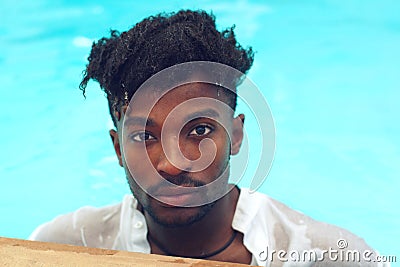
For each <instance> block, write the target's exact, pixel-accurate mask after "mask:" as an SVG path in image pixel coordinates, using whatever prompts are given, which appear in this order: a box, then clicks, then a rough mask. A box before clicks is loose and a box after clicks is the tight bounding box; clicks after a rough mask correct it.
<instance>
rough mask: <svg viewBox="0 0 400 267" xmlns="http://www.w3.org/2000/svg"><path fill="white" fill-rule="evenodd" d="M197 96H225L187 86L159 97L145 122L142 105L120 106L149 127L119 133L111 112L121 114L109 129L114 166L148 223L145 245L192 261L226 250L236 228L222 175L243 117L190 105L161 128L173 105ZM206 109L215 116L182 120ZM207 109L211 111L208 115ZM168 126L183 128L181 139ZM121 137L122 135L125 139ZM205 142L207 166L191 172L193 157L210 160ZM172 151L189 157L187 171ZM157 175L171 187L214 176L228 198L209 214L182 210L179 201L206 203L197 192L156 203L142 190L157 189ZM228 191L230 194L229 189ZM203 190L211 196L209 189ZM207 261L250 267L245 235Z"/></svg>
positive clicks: (231, 196)
mask: <svg viewBox="0 0 400 267" xmlns="http://www.w3.org/2000/svg"><path fill="white" fill-rule="evenodd" d="M151 97H152V95H151V94H150V93H149V94H148V95H146V96H145V97H144V98H142V99H139V103H141V102H142V103H143V101H146V100H149V98H151ZM198 97H207V98H210V99H217V100H219V101H224V99H223V97H224V96H220V94H218V95H217V90H216V89H215V87H214V86H212V85H204V84H195V85H193V84H192V85H184V86H182V87H181V88H178V89H176V90H173V91H171V92H169V93H168V94H167V95H165V96H164V97H163V98H161V99H160V100H159V101H158V102H157V104H156V105H155V106H154V108H153V109H152V110H151V112H150V113H149V115H148V117H146V116H145V115H146V112H145V111H144V110H141V107H140V105H138V106H136V107H135V108H134V109H132V110H129V111H127V109H126V107H125V108H123V109H122V110H123V115H124V116H126V117H127V118H133V117H135V118H137V117H139V118H143V117H144V118H147V119H148V120H149V121H150V122H151V123H147V125H146V127H144V126H140V125H135V124H134V123H132V125H131V124H130V125H129V126H124V128H122V121H123V120H122V118H123V116H119V114H118V113H116V118H118V117H121V119H120V120H119V122H120V124H119V127H118V132H116V131H115V130H110V135H111V138H112V141H113V145H114V149H115V151H116V154H117V156H118V159H119V164H120V165H121V166H122V167H124V169H125V171H126V174H127V178H128V183H129V185H130V187H131V190H132V192H133V194H134V195H135V197H136V199H137V200H138V202H139V205H138V209H139V210H141V211H142V212H143V213H144V216H145V218H146V222H147V227H148V240H149V243H150V246H151V252H152V253H154V254H165V252H164V251H163V250H162V249H161V248H160V247H158V246H157V245H156V244H155V243H154V242H153V241H152V240H156V241H157V243H159V244H161V245H162V247H164V248H166V249H167V250H168V251H169V252H171V253H173V254H176V255H181V256H187V257H190V256H192V257H196V256H200V255H202V254H208V253H211V252H213V251H216V250H218V249H219V248H221V247H223V246H224V245H225V244H226V243H227V242H228V240H229V239H230V238H231V236H232V234H233V231H235V230H234V229H233V228H232V226H231V225H232V220H233V217H234V213H235V209H236V203H237V201H238V198H239V190H238V189H237V188H236V187H232V185H229V184H228V183H227V181H228V177H229V171H228V172H226V169H227V167H229V158H230V156H231V155H235V154H237V153H238V152H239V150H240V145H241V142H242V139H243V128H242V121H243V120H244V115H243V114H241V115H239V116H237V117H236V118H234V117H233V111H227V110H226V109H224V108H221V107H220V106H218V105H215V106H213V105H209V104H207V105H204V106H202V105H201V104H198V105H192V104H191V105H187V106H183V107H182V109H181V110H178V111H177V112H176V113H174V116H173V120H170V121H168V123H166V121H167V116H168V115H169V114H172V113H171V112H172V111H173V109H174V108H176V107H177V106H178V105H180V104H181V103H185V102H186V101H188V100H190V99H195V98H198ZM204 110H207V112H208V113H207V114H214V115H207V116H205V117H202V116H197V117H196V118H194V119H191V120H190V121H189V122H186V121H184V120H183V119H182V118H183V117H185V116H186V117H187V115H188V114H192V113H195V114H201V113H202V112H204ZM210 110H212V112H209V111H210ZM213 116H215V118H213ZM149 121H147V122H149ZM167 124H168V125H167ZM182 124H184V125H182ZM165 129H167V130H165ZM168 129H181V130H180V132H179V138H176V135H175V133H174V132H173V130H171V131H169V130H168ZM162 130H164V131H165V132H166V134H167V135H170V136H168V138H166V139H165V140H163V142H161V139H162V138H161V131H162ZM122 132H124V136H125V139H124V140H123V139H122ZM204 139H209V140H212V141H213V143H214V144H215V148H216V153H215V157H214V158H213V159H212V162H211V163H210V164H209V165H208V166H207V167H206V168H203V169H201V170H200V171H197V170H196V171H191V170H195V169H196V167H197V166H195V165H196V164H200V163H197V162H196V161H195V160H196V159H199V158H200V157H201V156H203V157H205V158H206V159H207V156H206V155H209V154H211V153H208V151H209V150H210V149H212V148H213V147H212V146H207V144H206V145H205V147H204V149H205V151H206V152H207V153H204V154H203V155H202V154H201V151H200V149H199V144H200V142H201V141H202V140H204ZM167 150H168V151H167ZM175 150H180V151H181V153H182V154H183V156H184V157H185V158H186V159H189V160H191V162H190V163H187V164H186V163H185V164H186V165H185V167H184V169H183V168H180V167H177V161H179V160H180V158H179V153H176V152H177V151H175ZM122 151H123V152H122ZM166 154H168V155H169V157H167V156H166ZM199 162H200V161H199ZM132 170H134V171H132ZM157 175H159V176H161V177H163V178H164V179H168V180H169V181H170V182H171V183H175V184H178V183H180V181H181V180H180V179H179V178H181V177H185V178H187V180H189V181H198V182H199V183H202V184H207V185H208V184H210V183H211V182H213V181H214V180H216V179H219V180H218V181H222V183H220V184H219V185H218V186H217V188H218V190H220V189H219V188H223V189H224V190H225V191H224V192H226V194H224V195H223V197H221V198H218V199H217V200H215V201H213V204H212V206H211V207H210V208H208V209H205V208H204V207H203V206H194V207H179V206H182V205H178V204H185V203H186V202H187V201H192V200H193V199H196V200H199V201H201V200H205V196H204V194H202V195H201V196H197V198H196V197H195V194H190V195H185V197H183V198H180V197H174V196H172V197H171V196H168V197H166V198H163V196H161V198H160V199H158V198H157V199H155V198H153V197H152V196H150V195H149V194H148V193H146V190H147V189H149V188H152V187H154V186H157V185H159V183H160V181H159V180H158V179H156V178H155V177H156V176H157ZM133 177H135V178H136V177H140V178H139V179H134V178H133ZM185 181H186V180H185ZM182 186H183V185H182ZM231 188H233V189H232V190H230V189H231ZM143 189H145V190H143ZM207 192H213V191H212V189H209V191H207ZM203 198H204V199H203ZM164 200H168V201H171V202H172V203H173V205H171V203H169V204H166V203H164V202H163V201H164ZM175 204H176V205H175ZM149 236H150V238H149ZM208 259H210V260H217V261H227V262H237V263H246V264H249V263H250V262H251V254H250V252H249V251H248V250H247V249H246V247H245V246H244V245H243V235H242V234H241V233H238V234H237V235H236V237H235V239H234V241H233V242H232V244H231V245H230V246H229V247H227V248H226V249H225V250H224V251H222V252H221V253H219V254H217V255H215V256H212V257H210V258H208Z"/></svg>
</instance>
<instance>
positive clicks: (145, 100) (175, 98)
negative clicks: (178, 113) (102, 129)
mask: <svg viewBox="0 0 400 267" xmlns="http://www.w3.org/2000/svg"><path fill="white" fill-rule="evenodd" d="M222 91H223V90H222V89H221V88H219V87H218V86H216V85H213V84H208V83H189V84H184V85H181V86H179V87H176V88H173V89H171V90H168V91H164V92H161V91H159V90H157V89H154V88H147V89H145V90H141V91H140V92H139V93H138V94H135V95H134V96H133V98H132V99H131V101H130V104H129V111H127V115H128V116H133V115H134V116H145V115H147V114H150V113H154V112H158V113H159V112H164V113H165V112H170V111H171V110H173V109H176V108H177V107H178V106H179V107H180V108H181V109H182V110H185V111H188V112H189V111H191V110H193V111H195V110H197V109H199V108H206V107H208V108H215V109H217V110H219V109H221V107H222V106H225V105H226V104H225V102H226V99H225V98H226V97H225V96H224V94H223V93H222ZM225 109H226V108H223V109H222V110H221V111H223V110H225ZM224 112H226V111H224Z"/></svg>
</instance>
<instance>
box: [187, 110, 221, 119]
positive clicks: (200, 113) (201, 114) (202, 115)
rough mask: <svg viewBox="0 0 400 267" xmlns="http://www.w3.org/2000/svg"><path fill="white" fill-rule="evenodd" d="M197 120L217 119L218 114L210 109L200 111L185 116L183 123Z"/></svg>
mask: <svg viewBox="0 0 400 267" xmlns="http://www.w3.org/2000/svg"><path fill="white" fill-rule="evenodd" d="M198 118H219V113H218V112H217V111H215V110H214V109H211V108H209V109H205V110H200V111H196V112H193V113H191V114H189V115H187V116H186V117H185V119H184V121H191V120H194V119H198Z"/></svg>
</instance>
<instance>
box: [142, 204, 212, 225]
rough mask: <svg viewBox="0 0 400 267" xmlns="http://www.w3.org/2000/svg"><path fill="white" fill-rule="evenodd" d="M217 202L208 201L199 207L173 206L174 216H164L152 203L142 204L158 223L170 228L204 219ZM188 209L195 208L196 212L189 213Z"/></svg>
mask: <svg viewBox="0 0 400 267" xmlns="http://www.w3.org/2000/svg"><path fill="white" fill-rule="evenodd" d="M214 205H215V202H211V203H208V204H206V205H203V206H199V207H191V208H187V207H173V208H170V209H174V212H175V216H174V217H164V216H160V215H159V213H158V212H157V211H156V210H157V209H156V208H154V207H153V206H152V205H151V204H150V205H142V207H143V209H144V210H145V211H146V212H147V213H148V214H149V215H150V217H151V218H152V219H153V220H154V221H155V222H156V223H158V224H160V225H162V226H165V227H168V228H178V227H185V226H189V225H192V224H193V223H195V222H198V221H200V220H201V219H203V218H204V217H205V216H206V215H207V213H208V212H210V211H211V209H212V208H213V207H214ZM188 210H192V211H193V210H195V211H194V212H190V215H187V214H186V213H187V211H188Z"/></svg>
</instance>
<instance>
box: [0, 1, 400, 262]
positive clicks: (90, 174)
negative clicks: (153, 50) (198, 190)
mask: <svg viewBox="0 0 400 267" xmlns="http://www.w3.org/2000/svg"><path fill="white" fill-rule="evenodd" d="M180 2H181V1H152V2H150V1H149V2H148V3H140V4H136V3H135V2H134V1H118V2H117V1H113V2H112V3H110V2H107V1H96V2H91V1H49V0H43V1H30V2H28V1H24V3H18V4H17V2H15V1H2V2H1V3H0V51H1V52H0V85H1V87H0V88H1V89H0V90H1V96H0V108H1V113H0V122H1V124H2V131H1V132H0V140H1V141H0V146H1V153H0V177H1V182H2V183H1V184H2V186H1V187H0V201H1V207H0V214H1V220H0V236H8V237H17V238H26V237H27V236H28V235H29V234H30V232H31V231H32V230H33V229H34V228H35V227H36V226H37V225H38V224H40V223H42V222H44V221H47V220H50V219H52V218H53V217H54V216H56V215H58V214H61V213H66V212H69V211H73V210H75V209H77V208H78V207H81V206H84V205H95V206H101V205H105V204H109V203H116V202H118V201H120V200H121V199H122V196H123V194H125V193H128V187H127V185H126V182H125V178H124V175H123V171H122V169H121V168H119V167H118V164H117V161H116V159H115V157H114V153H113V149H112V146H111V143H110V140H109V139H110V138H109V136H108V133H107V131H108V129H110V127H111V120H110V119H109V116H108V113H107V105H106V101H105V98H104V96H103V94H102V93H101V92H100V90H99V89H98V87H97V85H96V84H95V83H91V85H90V86H89V88H88V93H87V99H86V100H85V99H84V98H83V97H82V95H81V92H80V91H79V90H78V89H77V88H78V84H79V82H80V78H81V72H82V70H83V69H84V67H85V64H86V57H87V55H88V53H89V51H90V44H91V41H92V40H94V39H98V38H100V37H102V36H104V35H108V31H109V29H110V28H113V29H119V30H126V29H128V28H129V27H130V26H132V25H133V24H135V23H136V22H138V21H140V20H141V19H142V18H144V17H146V16H148V15H151V14H155V13H158V12H162V11H174V10H177V9H179V8H202V9H205V10H207V11H210V10H212V11H213V12H214V14H215V15H216V17H217V23H218V25H219V27H220V28H221V29H223V28H225V27H229V26H231V25H232V24H236V32H237V37H238V39H239V41H240V43H241V44H242V45H244V46H249V45H251V46H253V48H254V49H255V50H256V60H255V64H254V66H253V68H252V70H251V71H250V73H249V77H250V78H251V79H252V80H253V81H254V82H255V83H256V84H257V86H258V87H259V88H260V89H261V90H262V91H263V93H264V95H265V97H266V99H267V100H268V102H269V104H270V106H271V109H272V112H273V114H274V119H275V123H276V125H275V126H276V136H277V143H276V155H275V160H274V164H273V167H272V169H271V172H270V174H269V176H268V178H267V180H266V181H265V182H264V184H263V185H262V186H261V188H260V191H261V192H264V193H267V194H269V195H271V196H273V197H275V198H277V199H278V200H281V201H283V202H284V203H286V204H287V205H289V206H291V207H293V208H295V209H297V210H300V211H302V212H304V213H306V214H308V215H310V216H312V217H314V218H316V219H318V220H323V221H326V222H329V223H334V224H337V225H339V226H342V227H345V228H347V229H349V230H351V231H352V232H354V233H356V234H357V235H359V236H362V237H363V238H364V239H365V240H366V241H367V242H368V243H369V244H370V245H371V246H373V247H374V248H376V249H378V250H379V251H380V252H381V253H382V254H386V255H394V254H395V255H397V256H398V258H399V257H400V250H399V245H398V244H399V241H398V240H399V239H400V230H399V226H400V212H399V208H398V204H399V188H400V179H399V178H400V126H399V125H400V124H399V116H400V104H399V101H400V91H399V88H400V64H399V62H400V49H399V47H400V16H399V14H400V2H398V1H389V0H387V1H362V0H352V1H329V0H323V1H311V0H309V1H297V0H291V1H268V2H265V1H218V2H216V1H196V2H194V1H193V2H190V1H187V2H185V4H183V5H182V4H180ZM246 123H247V124H248V127H249V129H251V126H252V124H254V122H252V121H246ZM250 136H251V133H250ZM244 185H245V184H244Z"/></svg>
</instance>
